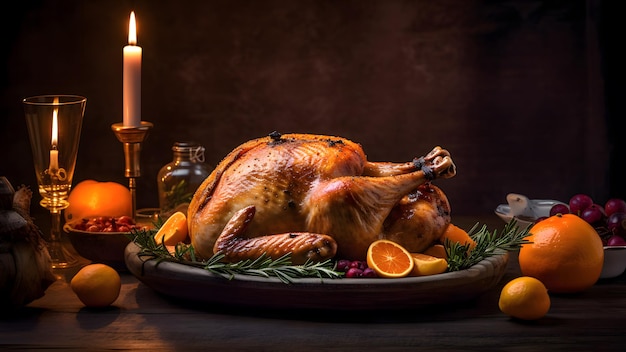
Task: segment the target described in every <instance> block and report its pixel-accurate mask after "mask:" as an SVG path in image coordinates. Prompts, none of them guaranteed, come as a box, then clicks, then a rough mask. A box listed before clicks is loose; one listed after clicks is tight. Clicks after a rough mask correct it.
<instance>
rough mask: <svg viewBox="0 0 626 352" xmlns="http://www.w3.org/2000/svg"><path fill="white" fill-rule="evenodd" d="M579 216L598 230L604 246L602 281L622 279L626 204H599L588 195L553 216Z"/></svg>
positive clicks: (625, 265)
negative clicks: (619, 277)
mask: <svg viewBox="0 0 626 352" xmlns="http://www.w3.org/2000/svg"><path fill="white" fill-rule="evenodd" d="M559 213H561V214H568V213H569V214H575V215H578V216H580V217H581V218H582V219H583V220H585V221H586V222H587V223H589V224H590V225H591V226H593V228H595V230H596V232H597V233H598V236H599V237H600V239H601V240H602V244H603V245H604V266H603V268H602V273H601V274H600V278H601V279H608V278H613V277H616V276H620V275H622V274H623V273H624V271H625V270H626V201H625V200H623V199H621V198H611V199H609V200H607V201H606V202H605V203H604V204H598V203H596V202H594V200H593V199H592V198H591V197H590V196H589V195H586V194H576V195H574V196H572V197H571V198H570V200H569V202H568V204H560V205H555V206H554V207H552V208H551V209H550V213H549V214H548V215H549V216H552V215H556V214H559Z"/></svg>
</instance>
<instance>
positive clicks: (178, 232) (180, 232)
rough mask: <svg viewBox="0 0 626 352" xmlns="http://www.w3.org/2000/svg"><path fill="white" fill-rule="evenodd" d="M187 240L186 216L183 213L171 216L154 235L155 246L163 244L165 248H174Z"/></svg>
mask: <svg viewBox="0 0 626 352" xmlns="http://www.w3.org/2000/svg"><path fill="white" fill-rule="evenodd" d="M186 239H187V216H185V214H184V213H183V212H180V211H178V212H176V213H174V214H172V216H170V217H169V218H167V220H166V221H165V223H163V226H161V228H160V229H159V231H157V233H156V234H155V235H154V240H155V241H156V243H157V244H161V243H164V244H165V245H166V246H175V245H176V244H177V243H179V242H183V241H185V240H186Z"/></svg>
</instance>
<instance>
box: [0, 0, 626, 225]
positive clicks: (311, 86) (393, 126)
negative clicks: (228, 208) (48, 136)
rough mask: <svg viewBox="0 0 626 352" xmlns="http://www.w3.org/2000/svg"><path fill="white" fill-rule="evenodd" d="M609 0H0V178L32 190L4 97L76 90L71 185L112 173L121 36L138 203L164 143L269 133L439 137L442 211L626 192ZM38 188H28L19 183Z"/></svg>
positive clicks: (403, 143) (380, 148)
mask: <svg viewBox="0 0 626 352" xmlns="http://www.w3.org/2000/svg"><path fill="white" fill-rule="evenodd" d="M618 3H619V2H618V1H613V2H608V1H607V2H604V1H599V0H596V1H593V0H588V1H583V0H572V1H516V0H511V1H486V0H483V1H479V0H443V1H427V0H423V1H422V0H417V1H394V0H386V1H383V0H380V1H361V0H359V1H341V0H337V1H330V0H328V1H287V0H285V1H243V0H223V1H222V0H201V1H169V0H165V1H105V0H97V1H52V0H40V1H21V2H16V3H15V4H14V6H15V7H17V8H16V9H15V10H14V11H8V10H3V13H2V35H1V37H2V42H1V44H2V48H3V50H4V51H3V52H4V54H3V55H2V56H1V59H2V64H3V65H2V66H3V70H2V71H0V72H1V76H0V77H1V81H0V83H1V84H0V90H1V94H0V109H1V110H0V121H1V122H0V131H1V132H0V150H2V152H0V153H1V154H0V155H1V159H0V175H4V176H7V177H8V178H9V179H10V180H11V181H12V182H13V183H14V184H20V183H24V184H28V185H30V186H31V187H32V188H33V189H36V183H35V176H34V170H33V167H32V161H31V155H30V146H29V142H28V136H27V131H26V124H25V121H24V117H23V111H22V106H21V100H22V99H23V98H24V97H26V96H31V95H38V94H80V95H84V96H86V97H87V98H88V101H87V109H86V113H85V119H84V127H83V131H82V137H81V141H80V151H79V155H78V163H77V171H76V174H75V179H74V184H76V183H78V182H79V181H81V180H84V179H90V178H91V179H97V180H100V181H117V182H120V183H123V184H127V181H126V179H125V178H124V176H123V166H124V165H123V152H122V145H121V144H120V143H119V142H118V141H117V139H116V138H115V136H114V135H113V133H112V131H111V128H110V126H111V124H113V123H116V122H121V121H122V47H123V46H124V45H125V44H126V41H127V31H128V16H129V13H130V11H131V10H135V12H136V15H137V22H138V41H139V45H141V46H142V47H143V51H144V56H143V80H142V84H143V94H142V99H143V101H142V111H143V119H144V120H146V121H150V122H152V123H154V129H153V130H152V131H151V133H150V136H149V137H148V140H147V142H146V143H145V144H144V150H143V153H142V171H143V177H141V178H140V179H139V186H138V197H139V199H138V202H139V204H138V205H139V207H151V206H157V205H158V201H157V194H156V174H157V172H158V170H159V168H160V167H161V166H163V165H164V164H166V163H168V162H169V161H171V159H172V153H171V150H170V148H171V146H172V144H173V143H174V142H175V141H182V140H195V141H197V142H199V143H201V144H202V145H204V146H205V147H206V148H207V152H206V157H207V161H208V163H210V164H212V165H215V164H216V163H217V162H218V161H219V160H220V159H221V158H222V157H223V156H225V155H226V153H228V152H229V151H230V150H232V149H233V148H234V147H235V146H237V145H238V144H240V143H242V142H244V141H246V140H248V139H251V138H255V137H259V136H264V135H266V134H268V133H270V132H272V131H274V130H277V131H280V132H283V133H287V132H303V133H319V134H332V135H339V136H344V137H348V138H350V139H352V140H354V141H357V142H360V143H361V144H362V145H363V147H364V149H365V151H366V153H367V154H368V156H369V158H370V159H371V160H378V161H407V160H410V159H412V158H413V157H414V156H419V155H423V154H424V153H427V152H428V151H429V150H430V149H431V148H432V147H433V146H435V145H442V146H443V147H445V148H447V149H448V150H450V152H451V153H452V155H453V158H454V160H455V162H456V164H457V167H458V175H457V176H456V177H455V178H453V179H451V180H443V181H441V182H438V184H439V185H440V186H441V187H442V188H443V189H444V191H445V192H446V194H447V195H448V197H449V199H450V201H451V203H452V207H453V216H454V214H463V215H472V214H485V213H490V212H492V211H493V209H494V208H495V207H496V206H497V205H498V204H499V203H504V202H505V196H506V194H507V193H509V192H519V193H523V194H527V195H529V196H531V197H533V198H554V199H560V200H567V199H569V197H570V196H572V195H573V194H575V193H579V192H580V193H587V194H590V195H591V196H593V197H594V199H595V200H596V201H597V202H598V203H603V202H604V201H606V200H607V199H608V197H609V196H619V197H626V193H625V187H624V185H623V183H624V181H623V180H624V175H623V173H619V170H618V168H619V167H620V164H621V163H622V160H623V157H622V155H623V154H622V153H623V150H624V147H623V142H621V141H620V140H619V138H620V137H621V135H622V134H623V131H624V122H623V116H622V114H623V108H622V107H621V105H622V104H621V102H620V100H621V99H622V95H623V83H622V80H623V74H622V73H621V70H620V68H619V66H621V65H622V62H621V60H622V59H623V56H619V55H618V53H617V51H616V50H618V49H621V48H620V45H622V43H623V42H624V31H623V30H622V28H621V26H620V25H619V22H620V20H621V18H620V15H619V13H620V12H619V9H617V6H618ZM36 199H37V201H38V200H39V198H38V197H36Z"/></svg>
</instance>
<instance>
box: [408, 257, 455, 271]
mask: <svg viewBox="0 0 626 352" xmlns="http://www.w3.org/2000/svg"><path fill="white" fill-rule="evenodd" d="M411 257H413V271H411V275H412V276H426V275H435V274H441V273H443V272H445V271H446V270H448V261H447V260H445V259H443V258H437V257H433V256H432V255H428V254H424V253H411Z"/></svg>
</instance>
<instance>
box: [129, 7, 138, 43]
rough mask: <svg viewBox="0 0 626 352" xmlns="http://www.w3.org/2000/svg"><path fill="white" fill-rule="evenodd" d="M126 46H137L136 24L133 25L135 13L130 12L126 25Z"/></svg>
mask: <svg viewBox="0 0 626 352" xmlns="http://www.w3.org/2000/svg"><path fill="white" fill-rule="evenodd" d="M128 44H130V45H137V24H136V23H135V11H131V12H130V22H129V24H128Z"/></svg>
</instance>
